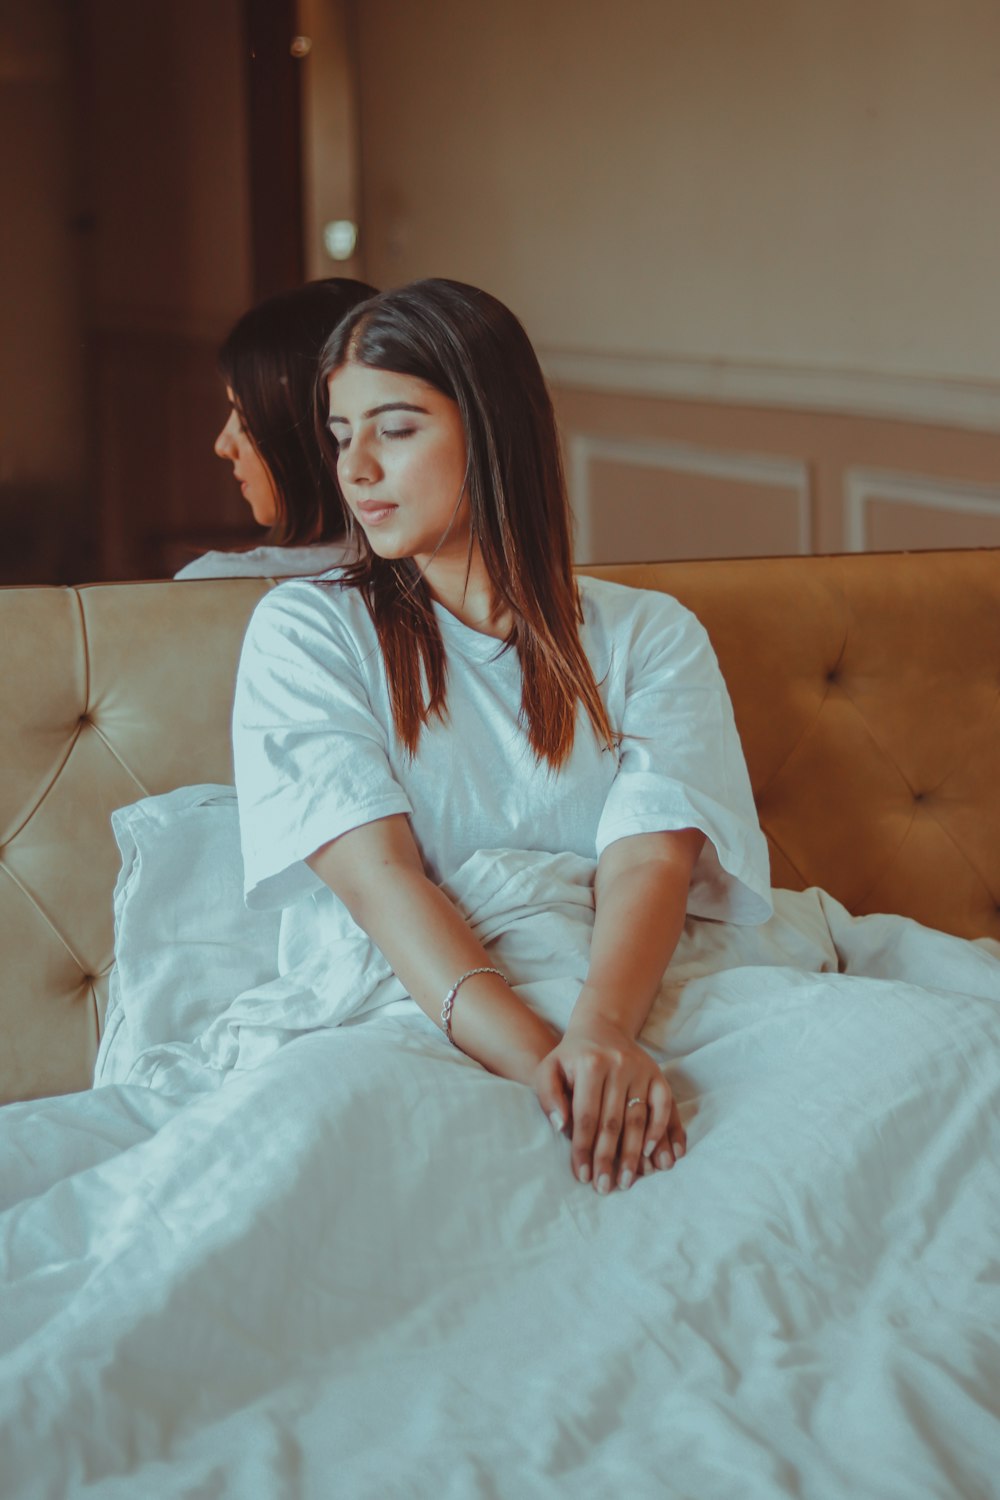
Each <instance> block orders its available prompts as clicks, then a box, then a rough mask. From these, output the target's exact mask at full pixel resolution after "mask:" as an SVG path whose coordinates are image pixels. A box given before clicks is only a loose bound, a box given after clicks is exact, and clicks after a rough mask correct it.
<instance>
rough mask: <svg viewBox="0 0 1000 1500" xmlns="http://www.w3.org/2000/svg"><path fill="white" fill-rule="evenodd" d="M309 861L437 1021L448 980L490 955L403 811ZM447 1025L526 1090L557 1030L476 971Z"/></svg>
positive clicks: (463, 1044) (472, 1052)
mask: <svg viewBox="0 0 1000 1500" xmlns="http://www.w3.org/2000/svg"><path fill="white" fill-rule="evenodd" d="M306 863H307V864H308V865H309V866H310V867H311V869H312V870H314V871H315V873H316V874H317V875H318V876H319V878H320V879H321V880H322V881H323V882H324V883H325V884H326V885H328V886H329V887H330V889H331V890H332V891H333V893H334V895H336V896H338V897H339V898H340V900H341V901H342V902H343V903H344V905H345V906H346V907H347V910H348V911H349V912H350V914H351V916H352V917H353V918H354V920H355V922H357V924H358V926H359V927H361V928H362V929H363V930H364V931H365V932H366V933H367V934H368V936H369V937H370V938H371V940H372V942H373V943H375V945H376V946H377V947H378V948H380V949H381V951H382V953H383V955H384V956H385V959H386V961H387V963H388V964H389V965H390V967H391V968H392V970H393V972H394V973H395V974H396V976H397V978H398V979H399V980H400V982H401V983H402V984H403V985H404V987H405V988H406V990H407V992H408V994H409V995H410V996H412V998H413V999H414V1000H415V1001H416V1002H417V1004H418V1005H419V1006H420V1008H421V1010H423V1011H424V1012H425V1013H426V1014H427V1015H428V1016H430V1018H431V1020H432V1021H434V1022H435V1023H437V1024H438V1025H440V1022H441V1006H442V1004H443V1001H444V998H445V996H446V995H447V994H448V991H449V990H450V989H451V987H452V985H453V984H454V983H455V981H456V980H457V979H458V978H459V977H460V976H461V975H462V974H465V973H467V972H468V971H469V970H470V969H478V968H482V967H488V966H490V964H491V959H490V956H489V954H488V953H487V952H486V949H485V948H484V947H483V946H482V944H481V943H480V942H479V940H478V939H477V938H476V937H475V935H474V934H473V932H472V929H471V928H470V927H469V925H468V923H467V922H466V921H465V918H464V917H463V916H462V914H461V912H460V911H459V910H458V908H457V907H456V906H455V905H454V904H453V903H452V902H451V901H450V900H449V899H448V897H447V896H446V895H445V893H444V891H442V890H441V888H440V887H439V886H437V885H435V884H434V882H433V881H432V880H430V879H429V878H428V876H427V874H426V872H425V870H424V867H423V862H422V860H421V858H420V851H419V850H418V848H417V845H416V841H415V839H414V837H413V834H412V832H411V831H410V825H409V822H408V820H407V819H406V817H404V816H403V815H402V814H395V815H393V816H391V817H385V818H379V819H377V820H376V821H374V822H371V823H365V824H362V826H361V827H359V828H353V829H351V830H350V831H349V832H347V833H343V834H341V835H340V837H339V838H336V839H334V840H333V841H332V842H331V843H328V844H324V845H323V847H322V848H320V849H317V850H316V852H315V854H312V855H310V856H309V858H308V859H307V860H306ZM451 1029H452V1035H453V1037H454V1040H455V1043H456V1044H457V1046H459V1047H460V1048H461V1049H462V1051H463V1052H466V1053H468V1055H469V1056H470V1057H473V1058H475V1059H476V1061H477V1062H480V1063H482V1065H483V1066H484V1067H485V1068H488V1069H489V1071H490V1072H491V1073H498V1074H500V1075H501V1076H502V1077H504V1078H511V1079H514V1080H515V1081H516V1082H518V1083H524V1084H528V1085H529V1086H530V1085H531V1082H532V1078H533V1075H534V1073H535V1070H536V1068H537V1067H538V1064H539V1063H540V1062H541V1060H542V1058H543V1057H545V1056H546V1055H547V1054H548V1053H549V1052H551V1050H552V1048H553V1047H554V1046H555V1045H556V1043H557V1042H558V1040H559V1037H558V1033H556V1032H555V1031H554V1030H553V1029H552V1027H550V1026H549V1025H548V1024H547V1023H546V1022H545V1021H543V1020H542V1019H541V1017H540V1016H537V1015H536V1014H535V1013H534V1011H532V1010H531V1009H529V1007H528V1006H526V1005H525V1004H523V1002H522V1001H521V1000H519V999H518V997H517V996H516V995H515V993H514V991H513V990H512V989H511V988H510V987H509V986H508V985H507V984H506V983H505V981H504V980H502V979H500V978H499V977H498V976H497V975H495V974H475V975H473V976H472V978H470V979H467V980H466V981H465V983H464V984H463V985H462V987H461V988H460V990H459V991H458V994H457V996H456V997H455V1004H454V1009H453V1011H452V1018H451Z"/></svg>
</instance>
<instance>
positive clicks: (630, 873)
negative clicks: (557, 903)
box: [570, 829, 704, 1038]
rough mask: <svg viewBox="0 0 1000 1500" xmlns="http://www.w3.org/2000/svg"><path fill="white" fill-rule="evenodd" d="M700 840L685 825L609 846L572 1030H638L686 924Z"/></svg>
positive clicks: (635, 1032)
mask: <svg viewBox="0 0 1000 1500" xmlns="http://www.w3.org/2000/svg"><path fill="white" fill-rule="evenodd" d="M703 842H704V839H703V837H702V835H701V834H699V833H697V832H696V831H695V830H691V829H686V830H683V831H682V832H680V833H677V834H668V835H639V836H638V837H637V838H635V839H622V840H621V841H620V843H619V844H615V845H612V846H611V849H609V850H608V851H607V856H606V857H605V858H604V859H603V860H602V863H601V865H599V866H598V875H597V882H596V915H595V920H594V933H593V939H592V942H591V948H590V963H589V966H588V970H587V978H586V982H585V983H584V985H583V988H582V989H581V991H580V995H579V998H578V1000H577V1003H576V1005H575V1007H574V1009H573V1014H572V1017H571V1019H570V1026H571V1027H572V1028H581V1027H586V1026H588V1025H591V1024H592V1023H594V1022H595V1021H604V1022H609V1023H610V1024H611V1025H613V1026H615V1027H616V1028H617V1029H618V1030H620V1031H622V1032H624V1033H626V1034H627V1035H628V1036H630V1037H633V1038H634V1037H637V1036H638V1035H639V1032H640V1031H641V1030H642V1028H643V1025H644V1024H645V1021H646V1017H647V1016H648V1015H649V1011H650V1008H651V1006H652V1004H653V1000H654V999H655V997H656V993H657V990H658V989H659V986H660V982H661V980H662V978H663V975H664V972H665V970H666V968H667V965H668V964H669V963H670V960H671V958H672V957H673V954H674V950H675V949H676V947H677V943H678V940H679V938H680V935H681V932H682V931H683V928H684V918H685V913H686V909H687V897H688V889H689V886H690V883H691V871H692V869H693V866H694V862H695V860H696V859H697V856H698V853H699V851H700V849H701V845H702V843H703ZM608 856H610V857H608Z"/></svg>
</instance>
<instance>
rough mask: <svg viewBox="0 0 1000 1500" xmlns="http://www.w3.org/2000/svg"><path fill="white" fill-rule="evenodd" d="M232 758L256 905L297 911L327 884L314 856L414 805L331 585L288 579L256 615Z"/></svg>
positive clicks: (241, 674) (242, 668)
mask: <svg viewBox="0 0 1000 1500" xmlns="http://www.w3.org/2000/svg"><path fill="white" fill-rule="evenodd" d="M334 597H335V596H334ZM233 762H234V766H235V771H236V790H237V795H238V799H239V810H240V837H241V841H242V847H243V865H244V884H245V893H246V901H247V905H248V906H250V907H256V908H260V909H267V908H273V907H280V906H288V905H290V904H291V903H292V902H293V901H295V900H297V899H299V898H300V897H302V896H305V895H309V894H312V893H313V892H315V891H317V890H322V889H323V888H324V887H323V885H322V882H321V881H320V879H319V877H318V876H317V875H316V874H315V873H314V872H313V871H312V870H311V869H310V868H309V866H308V865H306V864H305V863H304V860H305V859H306V858H307V857H308V856H309V855H310V854H313V853H315V851H316V850H317V849H319V848H321V847H322V845H323V844H326V843H328V842H329V841H330V840H331V839H335V838H338V837H339V836H340V835H341V834H342V833H347V832H348V831H349V830H350V829H352V828H357V827H360V826H361V825H362V824H364V823H370V822H373V821H374V820H375V819H376V818H384V817H388V816H389V815H391V814H393V813H407V814H408V813H409V812H410V811H411V807H410V802H409V799H408V798H407V796H406V794H405V792H404V791H403V789H402V787H401V786H400V785H399V783H398V782H397V780H396V778H395V776H394V775H393V773H392V769H391V766H390V763H389V756H388V739H387V731H386V728H385V726H384V725H383V724H382V723H381V722H380V721H379V718H378V716H377V714H376V712H375V711H374V709H373V707H372V702H371V694H370V689H369V685H368V683H367V682H366V678H365V673H364V670H363V665H362V659H361V651H360V647H359V643H358V641H357V640H356V639H355V637H354V636H353V634H352V632H351V631H350V629H349V628H348V627H347V626H346V624H345V623H344V621H343V620H341V619H340V618H339V617H338V614H337V611H336V609H335V608H333V607H332V605H331V603H330V602H329V595H328V591H327V589H326V588H324V587H321V586H319V585H316V584H308V583H292V584H283V585H281V586H280V587H279V588H277V589H275V590H274V591H273V592H272V593H271V594H269V595H267V596H266V597H265V598H264V599H263V600H262V601H261V602H260V604H259V605H258V606H257V609H256V610H255V611H254V614H253V616H252V617H251V620H250V625H249V628H248V630H247V634H246V638H245V640H244V643H243V651H242V655H241V658H240V665H239V671H238V674H237V679H236V695H235V701H234V706H233Z"/></svg>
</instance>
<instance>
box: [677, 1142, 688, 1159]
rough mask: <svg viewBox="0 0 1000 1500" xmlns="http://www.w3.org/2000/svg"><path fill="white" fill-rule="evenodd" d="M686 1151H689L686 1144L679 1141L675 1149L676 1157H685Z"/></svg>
mask: <svg viewBox="0 0 1000 1500" xmlns="http://www.w3.org/2000/svg"><path fill="white" fill-rule="evenodd" d="M686 1150H687V1147H686V1146H685V1144H684V1142H683V1141H678V1142H677V1145H676V1146H675V1147H674V1155H675V1156H683V1155H684V1153H685V1151H686Z"/></svg>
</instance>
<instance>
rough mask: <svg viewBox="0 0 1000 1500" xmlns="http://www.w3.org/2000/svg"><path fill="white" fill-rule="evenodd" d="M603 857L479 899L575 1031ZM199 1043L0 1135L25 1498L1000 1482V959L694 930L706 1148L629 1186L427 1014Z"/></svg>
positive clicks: (490, 927) (698, 1075)
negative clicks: (573, 1010) (583, 1156)
mask: <svg viewBox="0 0 1000 1500" xmlns="http://www.w3.org/2000/svg"><path fill="white" fill-rule="evenodd" d="M589 873H590V872H589V871H588V870H587V869H586V867H585V864H584V862H582V861H579V862H575V861H567V860H566V859H565V858H562V859H561V860H560V861H557V862H556V863H555V864H554V865H553V864H550V865H548V866H546V865H545V864H544V862H541V861H539V860H538V859H537V858H532V859H529V860H525V859H524V858H523V857H520V856H510V855H502V856H493V857H482V858H480V860H479V863H478V864H476V865H475V868H473V869H470V870H468V871H466V872H464V875H463V877H462V878H461V879H460V880H459V882H458V887H457V889H456V891H455V892H454V894H455V895H456V897H457V899H459V900H460V901H462V902H463V903H464V904H465V906H466V909H467V910H468V911H469V913H470V916H471V917H472V918H473V920H474V921H477V922H478V923H479V925H480V930H481V931H482V933H483V934H484V935H485V936H486V937H487V939H488V941H489V943H490V945H491V951H492V952H494V953H495V954H496V955H497V956H498V957H499V958H500V960H501V961H502V962H503V963H504V964H505V965H506V966H507V967H508V969H509V970H510V971H511V972H512V973H513V974H514V975H515V977H517V978H518V979H520V980H521V981H522V983H523V986H524V989H523V992H524V993H525V994H526V996H528V998H530V999H531V1000H532V1001H533V1003H535V1004H537V1005H538V1006H539V1008H540V1009H543V1010H545V1011H547V1012H548V1013H549V1014H551V1015H553V1016H554V1017H557V1018H558V1017H559V1016H560V1015H565V1013H566V1011H567V1008H568V1007H569V1006H570V1005H571V1004H572V998H573V995H574V993H575V986H576V984H577V983H578V976H579V972H580V966H581V964H582V963H583V961H584V955H585V951H586V942H587V936H588V933H589V925H590V921H591V917H592V912H591V909H590V904H589V895H588V894H587V892H588V890H589V886H588V880H589ZM553 881H559V882H562V884H561V887H560V899H559V900H558V901H557V902H556V903H555V906H554V908H553V904H552V902H551V895H552V889H553ZM865 970H867V972H868V974H869V975H870V976H872V977H865V975H864V973H863V972H861V971H865ZM542 976H545V977H544V978H543V977H542ZM890 976H894V977H890ZM390 998H391V997H390ZM265 1009H266V1007H265ZM258 1020H259V1024H258ZM209 1031H211V1033H212V1034H211V1036H209V1035H208V1033H207V1032H206V1037H203V1038H202V1039H201V1040H200V1042H199V1043H197V1044H188V1045H186V1046H182V1047H176V1048H174V1049H170V1048H167V1049H160V1050H159V1051H158V1052H157V1053H156V1055H155V1056H154V1057H148V1058H146V1059H145V1063H144V1064H142V1065H140V1067H139V1070H138V1072H136V1071H134V1070H133V1071H132V1073H131V1076H133V1077H135V1076H144V1077H145V1078H146V1079H147V1083H148V1084H151V1085H152V1086H139V1085H136V1084H134V1083H133V1084H120V1083H112V1084H108V1085H107V1086H105V1087H102V1088H99V1089H96V1090H94V1091H93V1092H92V1093H90V1094H88V1095H82V1096H73V1097H69V1098H65V1099H56V1100H47V1101H41V1102H38V1103H34V1104H25V1105H16V1106H12V1107H9V1108H8V1109H7V1110H5V1111H3V1112H2V1113H0V1162H2V1169H0V1180H2V1188H3V1201H4V1211H3V1212H2V1213H0V1263H2V1269H3V1283H2V1286H3V1291H2V1294H0V1330H2V1332H0V1340H2V1342H0V1354H2V1362H0V1455H2V1466H3V1467H2V1475H3V1478H2V1482H0V1493H2V1494H3V1495H4V1496H5V1497H6V1496H11V1497H18V1500H21V1497H24V1500H28V1497H36V1496H37V1497H42V1496H45V1497H60V1500H61V1497H64V1496H75V1495H87V1496H100V1497H105V1496H106V1497H112V1496H114V1497H118V1496H121V1497H129V1500H132V1497H137V1496H141V1497H157V1496H160V1495H163V1496H182V1495H183V1496H199V1497H202V1496H234V1497H240V1500H255V1497H258V1496H261V1497H264V1496H268V1497H270V1496H275V1497H286V1496H288V1497H292V1496H296V1497H297V1496H310V1497H311V1496H316V1497H323V1500H326V1497H330V1496H336V1497H340V1496H344V1497H350V1500H355V1497H368V1496H371V1497H376V1496H378V1497H389V1496H392V1497H395V1496H400V1497H403V1496H406V1497H409V1496H413V1497H432V1496H433V1497H437V1496H447V1497H454V1500H469V1497H479V1496H483V1497H489V1496H501V1497H506V1496H510V1497H518V1500H522V1497H528V1500H530V1497H534V1496H538V1497H547V1496H572V1497H574V1500H575V1497H581V1496H582V1497H603V1496H609V1497H610V1496H615V1497H616V1500H617V1497H620V1496H622V1495H628V1496H630V1497H631V1496H638V1497H645V1496H650V1497H652V1496H657V1497H662V1496H669V1497H673V1496H685V1497H687V1496H690V1497H697V1500H712V1497H716V1496H717V1497H727V1500H728V1497H733V1500H736V1497H739V1500H744V1497H745V1500H757V1497H760V1500H772V1497H778V1496H782V1497H784V1496H803V1497H809V1500H813V1497H815V1500H827V1497H829V1500H843V1497H845V1496H851V1495H856V1496H864V1497H871V1500H890V1497H891V1500H915V1497H935V1500H938V1497H941V1500H945V1497H948V1500H952V1497H962V1500H979V1497H984V1500H986V1497H991V1496H994V1495H996V1494H997V1493H1000V1491H998V1487H997V1480H996V1470H997V1458H998V1454H1000V1416H998V1402H1000V1346H998V1328H1000V1267H998V1246H1000V1185H998V1178H997V1165H996V1164H997V1162H998V1160H1000V1149H998V1148H1000V1140H998V1133H1000V1131H998V1116H1000V1111H998V1108H997V1106H998V1102H1000V1100H998V1094H1000V1086H998V1066H997V1057H998V1041H1000V961H998V958H997V956H996V949H995V945H994V946H991V945H988V944H983V945H973V944H968V943H962V942H960V941H958V940H956V939H951V938H947V937H944V936H942V935H941V934H934V933H930V932H928V931H927V930H926V929H923V928H920V927H918V926H916V924H913V923H909V922H905V921H903V920H901V919H897V918H865V919H863V920H860V921H852V920H851V919H850V918H849V917H848V916H847V915H846V913H844V912H843V909H842V908H840V907H838V906H837V904H836V903H835V902H833V901H831V900H830V898H828V897H825V896H823V895H821V894H820V893H818V892H806V893H803V894H802V895H800V896H790V895H788V894H781V893H779V894H778V902H777V912H776V916H775V918H774V920H773V921H772V922H771V923H769V924H768V925H767V927H764V928H761V929H737V928H732V927H727V926H723V925H721V924H713V923H691V924H689V927H688V929H687V931H686V933H685V937H684V939H683V941H682V945H681V949H680V950H679V952H678V956H677V959H676V960H675V963H674V964H673V965H672V966H671V969H670V971H669V972H668V976H667V982H666V983H665V985H664V988H663V991H662V994H661V997H660V999H659V1001H658V1003H657V1006H656V1007H655V1009H654V1013H653V1016H652V1017H651V1021H650V1025H649V1027H648V1028H647V1033H646V1038H647V1041H648V1042H649V1043H650V1044H651V1045H652V1046H654V1047H656V1046H664V1047H665V1048H666V1050H665V1051H664V1052H663V1053H662V1054H661V1055H662V1056H663V1058H664V1060H665V1061H666V1064H667V1067H668V1071H669V1073H670V1076H671V1078H672V1080H673V1083H674V1087H675V1090H676V1092H677V1094H678V1097H679V1099H680V1101H681V1104H682V1110H683V1114H684V1117H685V1120H686V1123H687V1127H688V1133H689V1143H690V1145H689V1153H688V1155H687V1157H686V1158H685V1159H684V1160H683V1161H682V1162H681V1163H679V1164H678V1166H677V1167H676V1168H675V1169H674V1170H673V1171H672V1172H669V1173H663V1174H659V1175H658V1176H656V1177H655V1178H653V1179H651V1180H645V1181H641V1182H639V1183H637V1184H636V1186H635V1187H634V1188H633V1189H632V1190H631V1191H630V1192H628V1193H616V1194H613V1195H611V1196H610V1197H608V1198H604V1199H602V1198H598V1197H597V1196H596V1195H595V1194H594V1193H593V1191H592V1190H591V1189H589V1188H586V1187H583V1186H581V1185H579V1184H577V1183H576V1182H574V1180H573V1179H572V1177H571V1175H570V1173H569V1170H568V1156H569V1147H568V1144H567V1142H566V1141H565V1140H564V1139H562V1138H560V1137H557V1136H555V1135H554V1134H553V1132H552V1130H551V1128H550V1126H549V1125H548V1123H547V1122H546V1121H545V1119H544V1118H543V1116H542V1114H541V1112H540V1111H539V1109H538V1106H537V1103H536V1102H535V1100H534V1099H533V1097H532V1096H531V1095H530V1094H529V1093H528V1091H526V1090H525V1089H523V1088H521V1087H519V1086H518V1085H515V1084H511V1083H508V1082H506V1081H503V1080H500V1079H497V1078H494V1077H491V1076H490V1075H488V1074H487V1073H485V1072H484V1071H483V1070H482V1069H480V1068H479V1067H477V1066H476V1065H474V1064H473V1063H471V1062H470V1061H469V1060H468V1059H466V1058H464V1057H463V1056H462V1055H461V1054H459V1053H458V1052H456V1051H454V1050H453V1049H451V1048H449V1047H448V1045H447V1044H446V1043H445V1042H444V1040H443V1038H442V1037H441V1036H440V1033H439V1032H438V1031H437V1030H436V1028H435V1027H434V1026H433V1025H432V1024H431V1023H430V1022H429V1021H427V1020H426V1018H424V1017H422V1016H421V1015H420V1014H419V1013H418V1012H417V1011H416V1009H415V1007H412V1005H411V1004H410V1002H407V1001H401V1000H399V999H396V1000H395V1001H394V1003H392V1004H390V1005H388V1006H386V1007H384V1008H383V1009H382V1010H380V1011H376V1012H374V1013H371V1014H369V1015H367V1016H366V1017H364V1018H363V1020H362V1021H361V1022H359V1023H358V1024H356V1025H346V1026H341V1027H337V1028H328V1027H323V1026H319V1027H316V1028H315V1029H303V1030H301V1031H298V1032H296V1031H295V1030H294V1028H291V1027H287V1026H286V1027H276V1026H275V1025H274V1023H273V1017H272V1019H271V1020H268V1019H267V1018H266V1017H263V1016H262V1017H260V1018H256V1017H255V1015H254V1010H253V1006H252V1005H249V1004H247V1003H245V1002H244V1001H243V1000H236V1001H234V1006H233V1007H232V1013H231V1015H230V1017H229V1019H228V1022H226V1023H225V1024H218V1023H217V1024H216V1026H215V1027H214V1030H213V1029H212V1028H209ZM134 1061H135V1060H134V1059H130V1060H129V1068H130V1069H133V1065H134ZM147 1064H148V1066H146V1065H147ZM143 1066H146V1071H145V1073H144V1074H143V1071H142V1068H143ZM112 1071H113V1070H112Z"/></svg>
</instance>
